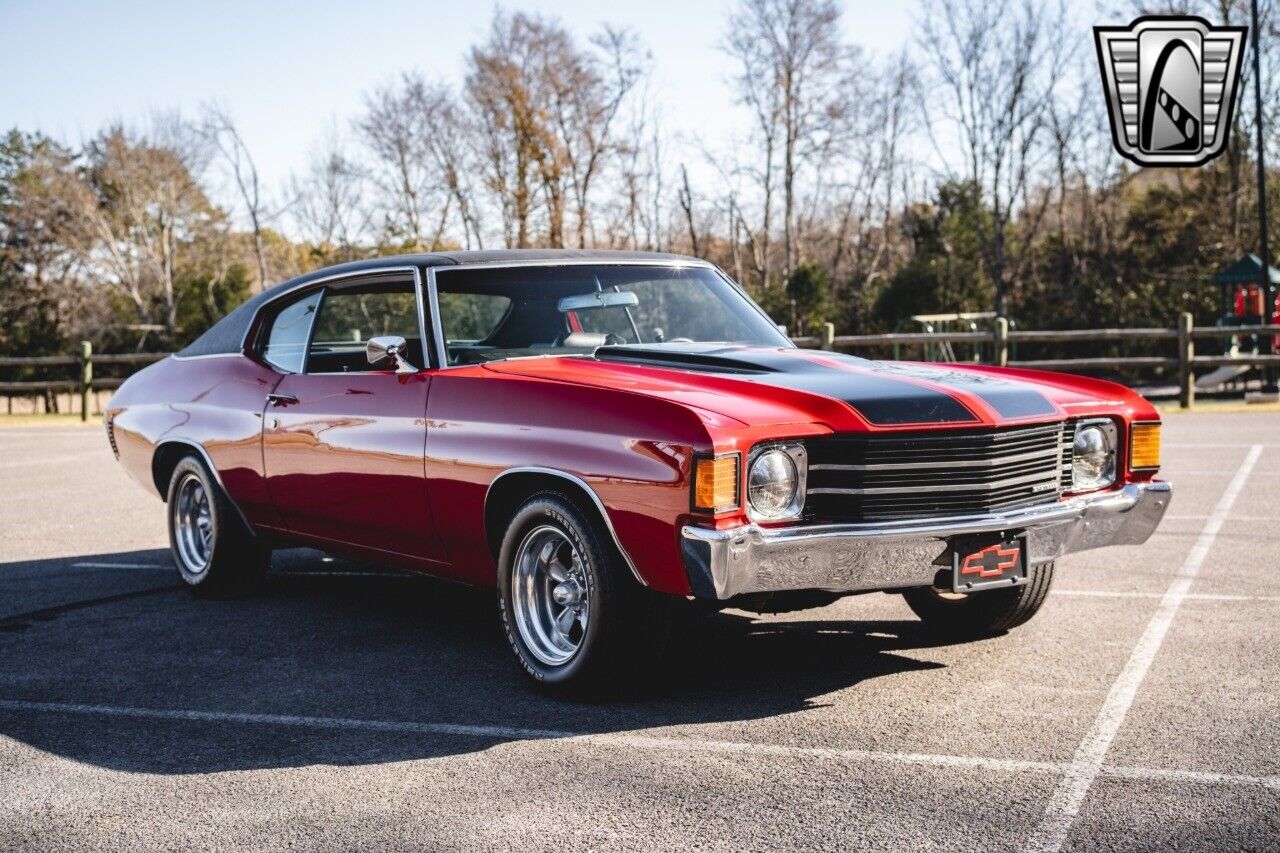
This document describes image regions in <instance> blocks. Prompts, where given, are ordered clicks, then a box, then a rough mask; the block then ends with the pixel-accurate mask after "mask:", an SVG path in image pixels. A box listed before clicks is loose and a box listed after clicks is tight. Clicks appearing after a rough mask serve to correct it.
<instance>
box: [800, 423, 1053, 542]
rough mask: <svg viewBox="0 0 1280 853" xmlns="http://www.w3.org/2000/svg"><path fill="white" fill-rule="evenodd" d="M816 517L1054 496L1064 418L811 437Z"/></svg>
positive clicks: (942, 509)
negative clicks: (969, 427) (996, 426)
mask: <svg viewBox="0 0 1280 853" xmlns="http://www.w3.org/2000/svg"><path fill="white" fill-rule="evenodd" d="M806 448H807V449H808V452H809V494H808V499H807V501H806V506H805V517H806V519H808V520H811V521H815V522H829V521H885V520H894V519H904V518H931V517H940V516H949V515H970V514H982V513H989V512H993V511H997V510H1008V509H1018V508H1021V507H1027V506H1035V505H1038V504H1046V503H1053V502H1055V501H1057V500H1058V497H1059V496H1060V495H1061V494H1062V492H1063V491H1064V490H1065V489H1066V487H1067V486H1068V485H1069V484H1070V477H1071V433H1070V425H1069V424H1065V423H1055V424H1040V425H1037V426H1030V427H1013V428H1006V429H984V430H964V431H956V432H915V433H893V434H886V435H858V436H852V435H838V436H830V437H826V438H818V439H810V440H809V441H808V442H806Z"/></svg>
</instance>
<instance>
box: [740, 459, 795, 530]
mask: <svg viewBox="0 0 1280 853" xmlns="http://www.w3.org/2000/svg"><path fill="white" fill-rule="evenodd" d="M797 488H799V477H798V476H797V474H796V463H795V462H793V461H791V457H790V456H788V455H787V453H786V452H784V451H782V450H766V451H765V452H764V453H761V454H760V455H759V456H757V457H756V459H755V461H754V462H752V463H751V470H750V471H749V472H748V473H747V500H749V501H750V502H751V509H752V511H753V512H755V514H756V515H758V516H759V517H761V518H764V519H777V518H784V517H786V516H787V515H788V514H790V513H791V512H793V510H794V504H795V500H796V489H797Z"/></svg>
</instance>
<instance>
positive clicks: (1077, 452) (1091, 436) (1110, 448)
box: [1071, 418, 1120, 493]
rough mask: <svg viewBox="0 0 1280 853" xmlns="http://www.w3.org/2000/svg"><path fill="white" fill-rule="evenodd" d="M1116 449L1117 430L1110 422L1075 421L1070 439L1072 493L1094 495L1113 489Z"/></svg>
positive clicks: (1112, 421) (1115, 474)
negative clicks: (1109, 487) (1091, 493)
mask: <svg viewBox="0 0 1280 853" xmlns="http://www.w3.org/2000/svg"><path fill="white" fill-rule="evenodd" d="M1119 447H1120V429H1119V427H1117V426H1116V422H1115V421H1114V420H1112V419H1111V418H1088V419H1086V420H1081V421H1077V422H1076V426H1075V431H1074V432H1073V433H1072V436H1071V491H1072V492H1075V493H1082V492H1096V491H1098V490H1100V489H1105V488H1107V487H1108V486H1112V485H1115V482H1116V478H1117V476H1118V472H1119V464H1118V463H1119ZM1097 457H1101V458H1100V459H1099V458H1097Z"/></svg>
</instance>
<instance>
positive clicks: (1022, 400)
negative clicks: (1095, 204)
mask: <svg viewBox="0 0 1280 853" xmlns="http://www.w3.org/2000/svg"><path fill="white" fill-rule="evenodd" d="M485 366H486V367H487V368H488V369H490V370H494V371H498V372H501V373H508V374H519V375H524V376H530V377H537V378H543V379H551V380H556V381H562V382H572V383H575V384H584V385H594V386H599V387H608V388H616V389H619V390H626V391H631V392H634V393H640V394H647V395H653V396H660V397H662V398H664V399H668V400H674V401H677V402H682V403H685V404H687V405H690V406H695V407H698V408H701V409H705V410H708V411H711V412H715V413H717V414H719V415H723V416H726V417H730V418H734V419H736V420H739V421H741V422H743V423H746V424H751V425H757V424H764V423H822V424H825V425H826V426H828V427H830V428H831V429H833V430H837V431H839V430H858V429H863V430H865V429H875V428H877V427H886V428H891V429H902V428H907V427H921V428H929V427H937V426H965V425H968V426H973V427H980V426H985V425H999V424H1005V423H1010V422H1024V421H1034V420H1041V421H1043V420H1057V419H1061V418H1064V417H1065V416H1066V412H1065V411H1064V409H1063V408H1062V407H1061V406H1059V405H1058V403H1057V402H1055V400H1054V399H1051V398H1050V396H1049V395H1048V394H1047V393H1046V388H1045V386H1040V385H1038V384H1037V383H1035V382H1031V381H1027V380H1025V379H1015V378H1008V377H1005V376H1000V375H993V374H991V373H990V372H987V371H983V370H968V369H965V368H964V367H962V366H957V365H929V364H918V363H907V362H881V361H869V360H867V359H863V358H857V357H854V356H849V355H842V354H839V353H831V352H824V351H817V350H801V349H784V348H765V347H747V346H736V345H732V346H727V345H724V344H663V345H656V346H649V347H645V346H606V347H600V348H599V349H598V350H596V352H595V354H594V356H576V357H574V356H570V357H551V358H531V359H514V360H510V361H500V362H493V363H491V364H488V365H485Z"/></svg>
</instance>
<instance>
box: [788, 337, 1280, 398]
mask: <svg viewBox="0 0 1280 853" xmlns="http://www.w3.org/2000/svg"><path fill="white" fill-rule="evenodd" d="M1237 335H1239V336H1246V335H1268V336H1271V335H1280V326H1265V325H1260V326H1196V325H1193V319H1192V317H1191V315H1190V314H1181V315H1179V317H1178V322H1177V325H1175V326H1174V327H1173V328H1171V329H1069V330H1064V331H1010V330H1009V323H1008V321H1007V320H1005V319H1003V318H997V319H996V321H995V324H994V326H993V327H992V329H991V331H990V332H891V333H888V334H881V335H837V334H836V333H835V327H834V326H833V325H832V324H831V323H825V324H824V325H823V329H822V334H821V335H817V336H813V337H804V338H793V339H792V340H793V341H794V342H795V343H796V345H797V346H802V347H810V348H814V349H824V350H857V349H868V348H877V347H878V348H885V347H903V346H913V345H915V346H919V345H925V346H928V345H933V344H976V345H987V346H989V347H990V351H991V353H992V356H991V358H990V363H992V364H998V365H1001V366H1008V367H1030V368H1036V369H1038V370H1064V371H1067V372H1089V371H1093V370H1117V369H1126V368H1151V367H1160V368H1166V369H1172V370H1174V371H1176V374H1177V378H1178V403H1179V405H1181V406H1182V408H1184V409H1188V408H1191V406H1193V405H1194V404H1195V393H1196V386H1195V377H1196V372H1197V370H1199V369H1213V368H1217V367H1225V366H1228V365H1230V366H1242V367H1270V368H1274V369H1280V355H1276V354H1270V355H1259V354H1254V353H1250V354H1243V355H1239V356H1228V355H1196V346H1195V342H1196V341H1197V340H1204V339H1217V340H1220V341H1221V340H1224V339H1226V338H1230V337H1235V336H1237ZM1098 341H1144V342H1150V341H1168V342H1170V343H1171V345H1172V347H1173V352H1172V354H1170V355H1167V356H1120V357H1102V358H1092V357H1091V358H1047V359H1033V360H1017V359H1011V358H1010V357H1009V355H1010V351H1011V349H1012V347H1013V346H1014V345H1016V344H1019V343H1054V344H1066V343H1073V342H1074V343H1096V342H1098Z"/></svg>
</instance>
